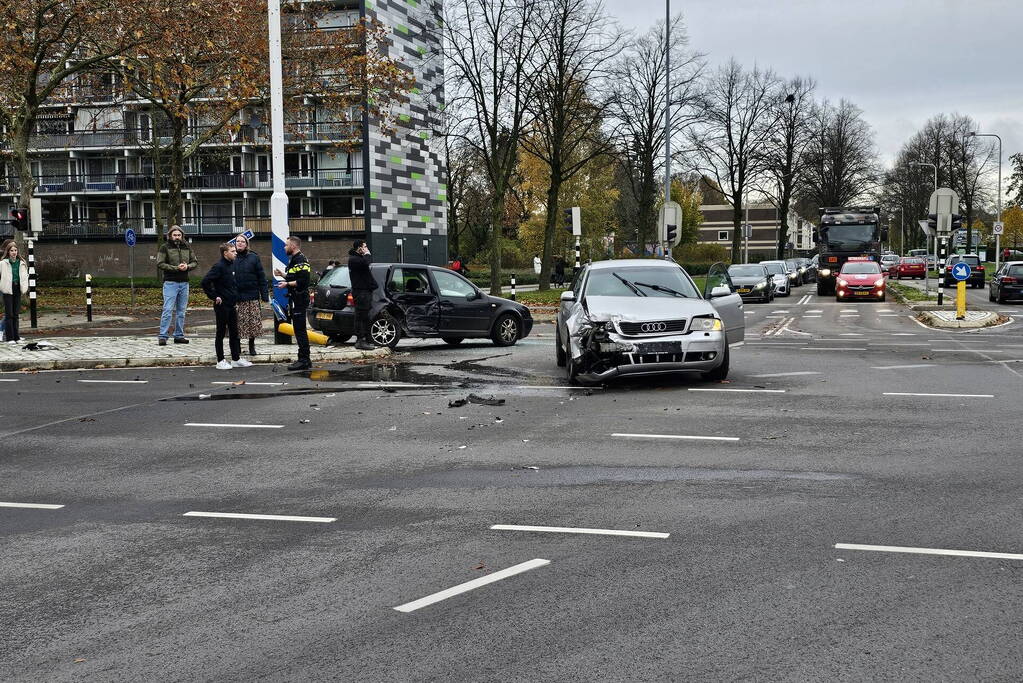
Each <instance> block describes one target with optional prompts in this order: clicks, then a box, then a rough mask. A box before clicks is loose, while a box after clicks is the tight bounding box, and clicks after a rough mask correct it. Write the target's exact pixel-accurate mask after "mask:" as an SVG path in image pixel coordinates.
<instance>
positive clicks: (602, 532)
mask: <svg viewBox="0 0 1023 683" xmlns="http://www.w3.org/2000/svg"><path fill="white" fill-rule="evenodd" d="M490 528H491V529H496V530H498V531H545V532H549V533H555V534H595V535H598V536H635V537H637V538H668V537H669V536H670V535H671V534H666V533H662V532H660V531H628V530H623V529H584V528H580V527H568V526H528V525H521V524H494V525H493V526H491V527H490Z"/></svg>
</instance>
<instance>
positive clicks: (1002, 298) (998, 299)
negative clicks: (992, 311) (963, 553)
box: [995, 292, 1008, 304]
mask: <svg viewBox="0 0 1023 683" xmlns="http://www.w3.org/2000/svg"><path fill="white" fill-rule="evenodd" d="M995 301H997V302H998V303H1000V304H1004V303H1005V302H1006V301H1008V299H1006V298H1005V295H1004V294H1002V293H1001V292H998V298H997V299H995Z"/></svg>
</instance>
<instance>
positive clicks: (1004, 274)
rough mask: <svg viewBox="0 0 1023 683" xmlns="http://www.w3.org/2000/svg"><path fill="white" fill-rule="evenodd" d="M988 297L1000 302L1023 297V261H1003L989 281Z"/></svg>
mask: <svg viewBox="0 0 1023 683" xmlns="http://www.w3.org/2000/svg"><path fill="white" fill-rule="evenodd" d="M987 298H988V299H990V300H991V301H997V302H998V303H1000V304H1003V303H1005V302H1006V301H1008V300H1009V299H1023V261H1009V262H1007V263H1003V264H1002V267H1001V268H999V269H998V272H997V273H995V274H994V275H993V276H992V277H991V282H990V283H988V293H987Z"/></svg>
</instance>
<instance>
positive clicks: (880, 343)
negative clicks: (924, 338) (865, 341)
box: [871, 342, 930, 346]
mask: <svg viewBox="0 0 1023 683" xmlns="http://www.w3.org/2000/svg"><path fill="white" fill-rule="evenodd" d="M875 343H876V344H877V345H878V346H930V344H923V343H921V342H913V343H910V344H893V343H891V342H871V344H875Z"/></svg>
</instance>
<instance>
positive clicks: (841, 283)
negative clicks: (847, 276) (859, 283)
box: [838, 278, 849, 287]
mask: <svg viewBox="0 0 1023 683" xmlns="http://www.w3.org/2000/svg"><path fill="white" fill-rule="evenodd" d="M838 284H840V285H842V286H843V287H848V286H849V283H848V282H847V281H846V280H844V279H842V278H838Z"/></svg>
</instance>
